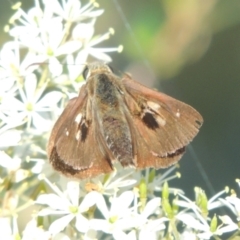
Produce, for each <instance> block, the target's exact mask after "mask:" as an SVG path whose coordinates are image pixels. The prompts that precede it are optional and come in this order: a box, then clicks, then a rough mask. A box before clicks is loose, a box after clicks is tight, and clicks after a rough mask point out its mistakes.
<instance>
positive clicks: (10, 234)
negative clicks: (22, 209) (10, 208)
mask: <svg viewBox="0 0 240 240" xmlns="http://www.w3.org/2000/svg"><path fill="white" fill-rule="evenodd" d="M0 226H1V231H0V239H4V240H13V239H18V238H19V237H20V236H19V232H18V225H17V218H16V217H13V218H12V219H11V218H8V217H0Z"/></svg>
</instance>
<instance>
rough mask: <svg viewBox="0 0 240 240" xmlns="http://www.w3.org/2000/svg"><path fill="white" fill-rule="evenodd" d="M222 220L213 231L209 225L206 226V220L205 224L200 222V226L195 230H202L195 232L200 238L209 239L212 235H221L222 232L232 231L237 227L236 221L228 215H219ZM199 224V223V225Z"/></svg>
mask: <svg viewBox="0 0 240 240" xmlns="http://www.w3.org/2000/svg"><path fill="white" fill-rule="evenodd" d="M219 218H220V219H221V221H222V224H221V225H219V226H218V227H217V228H216V230H215V231H213V230H212V229H211V226H210V225H209V226H207V221H205V224H202V226H201V227H200V228H195V229H197V230H200V231H202V232H201V233H199V234H197V236H198V237H199V238H200V239H210V238H211V237H212V236H221V235H222V234H224V233H228V232H232V231H234V230H237V229H238V226H237V224H236V223H234V222H233V221H232V220H231V218H230V217H228V216H226V215H225V216H219ZM199 226H200V225H199Z"/></svg>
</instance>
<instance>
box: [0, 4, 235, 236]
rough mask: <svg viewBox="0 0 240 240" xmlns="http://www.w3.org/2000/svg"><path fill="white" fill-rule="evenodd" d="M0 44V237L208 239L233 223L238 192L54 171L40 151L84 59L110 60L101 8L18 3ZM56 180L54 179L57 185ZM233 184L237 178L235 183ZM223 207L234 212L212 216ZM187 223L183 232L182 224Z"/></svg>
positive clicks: (142, 175)
mask: <svg viewBox="0 0 240 240" xmlns="http://www.w3.org/2000/svg"><path fill="white" fill-rule="evenodd" d="M13 9H14V11H15V13H14V14H13V16H12V17H11V18H10V20H9V25H7V26H6V27H5V31H6V32H8V33H9V35H10V36H11V37H12V41H9V42H7V43H5V44H4V45H3V46H2V48H1V50H0V86H1V88H0V172H1V177H0V199H1V201H0V203H1V205H0V226H1V231H0V239H6V240H8V239H23V240H31V239H41V240H44V239H46V240H47V239H54V240H61V239H62V240H63V239H64V240H67V239H69V240H70V239H71V240H74V239H86V240H88V239H89V240H90V239H117V240H118V239H119V240H120V239H126V240H127V239H129V240H130V239H131V240H132V239H133V240H134V239H147V238H148V239H153V240H154V239H210V238H211V237H218V236H222V235H223V234H225V233H229V232H230V233H232V232H234V231H236V230H238V225H237V223H236V222H238V221H239V219H240V199H239V198H238V197H237V196H236V194H235V192H233V191H232V194H231V196H227V197H220V196H222V195H223V194H226V191H222V192H220V193H219V194H217V195H216V196H215V197H213V198H212V199H209V200H208V199H207V196H206V194H205V193H204V192H203V191H202V190H201V189H199V188H196V189H195V192H196V198H195V201H191V200H189V199H188V198H187V197H186V196H185V195H184V192H183V191H182V190H180V189H173V188H169V187H168V184H167V182H169V181H170V180H171V179H174V178H177V177H179V173H176V174H172V172H173V171H175V170H176V167H175V166H173V167H171V168H169V169H168V170H166V171H165V173H164V174H160V173H158V172H156V171H155V170H149V169H147V170H145V172H140V171H135V170H133V169H124V171H123V169H122V167H120V166H119V165H117V164H116V165H115V171H113V172H112V173H111V174H107V175H101V176H98V177H96V178H94V179H91V180H82V181H81V182H76V181H71V180H69V179H66V178H64V177H62V176H60V175H59V174H56V173H55V172H54V171H53V170H52V168H51V167H50V166H49V164H48V161H47V156H46V150H45V148H46V142H47V139H48V135H49V132H50V129H51V126H52V125H53V122H54V121H55V120H56V118H57V116H59V114H60V113H61V111H62V109H63V106H64V104H65V101H66V100H68V98H71V97H72V96H73V94H74V93H76V92H77V91H78V90H79V88H80V87H81V85H82V78H81V73H82V70H83V67H84V64H85V62H86V61H88V60H89V59H90V60H91V59H99V60H102V61H107V62H108V61H111V58H110V56H109V55H108V54H107V53H108V52H114V51H115V52H116V51H117V52H120V51H121V49H122V47H121V46H119V47H116V48H98V47H96V45H98V44H100V43H101V42H103V41H105V40H107V39H108V38H109V37H110V36H111V35H112V34H113V33H114V31H113V29H109V31H107V32H106V33H104V34H102V35H95V33H94V28H95V22H96V20H97V18H98V17H99V16H100V15H101V14H103V10H102V9H99V6H98V4H97V3H96V2H95V1H89V2H88V3H86V4H85V5H84V4H82V3H81V1H80V0H62V1H61V3H59V1H58V0H51V1H49V0H42V1H40V0H35V6H34V7H33V8H31V9H30V10H29V11H28V12H25V11H24V10H23V9H22V8H21V4H20V3H17V4H16V5H15V6H13ZM56 183H57V184H56ZM238 183H239V181H238ZM223 206H225V207H227V208H228V209H230V211H232V213H233V214H235V215H236V219H234V221H232V220H231V218H230V217H228V216H227V215H224V216H218V215H216V214H215V215H212V213H211V212H210V211H212V210H213V209H215V208H219V207H223ZM179 225H183V226H184V228H183V230H182V231H179V230H178V226H179Z"/></svg>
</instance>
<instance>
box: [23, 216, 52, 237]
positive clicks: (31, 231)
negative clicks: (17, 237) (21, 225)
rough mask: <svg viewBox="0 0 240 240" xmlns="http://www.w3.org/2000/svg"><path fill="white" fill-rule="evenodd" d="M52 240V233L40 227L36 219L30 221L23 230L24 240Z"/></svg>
mask: <svg viewBox="0 0 240 240" xmlns="http://www.w3.org/2000/svg"><path fill="white" fill-rule="evenodd" d="M50 238H51V233H50V232H48V231H45V230H44V229H43V228H42V227H39V226H38V225H37V221H36V219H35V218H33V219H32V220H31V221H29V222H28V223H27V225H26V227H25V229H24V230H23V236H22V240H31V239H34V240H48V239H50Z"/></svg>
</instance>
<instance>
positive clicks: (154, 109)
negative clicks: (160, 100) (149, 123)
mask: <svg viewBox="0 0 240 240" xmlns="http://www.w3.org/2000/svg"><path fill="white" fill-rule="evenodd" d="M147 105H148V107H149V108H151V109H152V110H153V111H155V112H157V111H158V110H159V108H160V107H161V106H160V105H159V104H157V103H155V102H151V101H148V102H147Z"/></svg>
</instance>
